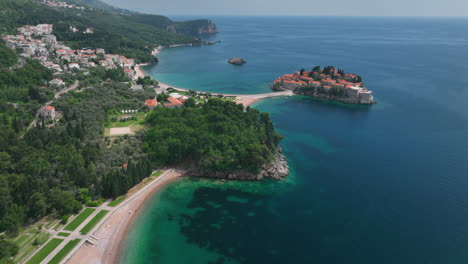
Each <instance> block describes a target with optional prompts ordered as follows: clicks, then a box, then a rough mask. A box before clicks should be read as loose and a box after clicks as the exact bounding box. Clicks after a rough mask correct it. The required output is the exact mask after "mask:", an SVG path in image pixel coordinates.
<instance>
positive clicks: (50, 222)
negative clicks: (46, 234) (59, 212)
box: [45, 220, 56, 229]
mask: <svg viewBox="0 0 468 264" xmlns="http://www.w3.org/2000/svg"><path fill="white" fill-rule="evenodd" d="M55 222H56V220H51V221H49V222H48V223H47V224H46V225H45V227H46V228H47V229H49V228H50V227H51V226H52V225H53V224H54V223H55Z"/></svg>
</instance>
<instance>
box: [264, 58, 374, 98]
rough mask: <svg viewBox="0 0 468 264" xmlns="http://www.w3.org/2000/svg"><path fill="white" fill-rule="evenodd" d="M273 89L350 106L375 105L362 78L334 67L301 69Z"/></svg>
mask: <svg viewBox="0 0 468 264" xmlns="http://www.w3.org/2000/svg"><path fill="white" fill-rule="evenodd" d="M271 89H273V90H275V91H285V90H291V91H293V92H294V93H295V94H300V95H306V96H312V97H315V98H320V99H326V100H332V101H338V102H343V103H348V104H367V105H369V104H373V103H374V97H373V96H372V91H369V90H367V89H366V88H365V86H364V83H363V82H362V78H361V76H359V75H357V74H353V73H346V72H344V71H343V70H342V69H338V68H335V67H333V66H326V67H324V68H323V69H321V68H320V66H316V67H314V68H313V69H312V70H311V71H305V70H304V69H301V70H300V71H296V72H295V73H294V74H285V75H283V76H282V77H279V78H277V79H276V80H275V81H274V82H273V84H272V85H271Z"/></svg>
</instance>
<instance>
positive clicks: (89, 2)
mask: <svg viewBox="0 0 468 264" xmlns="http://www.w3.org/2000/svg"><path fill="white" fill-rule="evenodd" d="M65 2H66V3H69V4H75V5H80V6H85V7H88V8H94V9H100V10H104V11H108V12H113V13H118V14H122V15H128V16H129V20H132V21H134V22H138V23H143V24H147V25H152V26H155V27H157V28H159V29H162V30H166V31H168V32H171V33H178V34H185V35H191V36H196V35H202V34H214V33H217V32H218V29H217V27H216V25H215V24H214V23H213V22H212V21H211V20H209V19H197V20H191V21H172V20H171V19H169V18H168V17H165V16H162V15H154V14H142V13H139V12H136V11H131V10H128V9H123V8H118V7H115V6H112V5H110V4H107V3H105V2H103V1H100V0H65Z"/></svg>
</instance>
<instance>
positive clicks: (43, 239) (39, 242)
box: [34, 233, 50, 245]
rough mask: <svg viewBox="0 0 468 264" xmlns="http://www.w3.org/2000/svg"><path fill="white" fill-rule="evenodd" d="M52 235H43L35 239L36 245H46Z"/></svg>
mask: <svg viewBox="0 0 468 264" xmlns="http://www.w3.org/2000/svg"><path fill="white" fill-rule="evenodd" d="M49 237H50V234H49V233H41V234H40V235H38V236H37V237H36V238H35V239H34V243H36V245H42V244H44V243H45V242H46V241H47V240H49Z"/></svg>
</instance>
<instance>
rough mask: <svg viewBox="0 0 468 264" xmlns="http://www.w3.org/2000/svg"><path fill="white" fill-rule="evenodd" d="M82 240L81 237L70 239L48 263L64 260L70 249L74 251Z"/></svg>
mask: <svg viewBox="0 0 468 264" xmlns="http://www.w3.org/2000/svg"><path fill="white" fill-rule="evenodd" d="M80 240H81V239H75V240H72V241H69V242H68V243H67V244H66V245H65V246H64V247H63V248H62V249H61V250H60V251H59V252H58V253H57V255H55V256H54V257H53V258H52V259H51V260H50V261H49V263H48V264H51V263H52V264H58V263H60V261H62V260H63V258H65V256H67V255H68V253H70V251H72V249H73V248H75V247H76V245H78V243H80Z"/></svg>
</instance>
